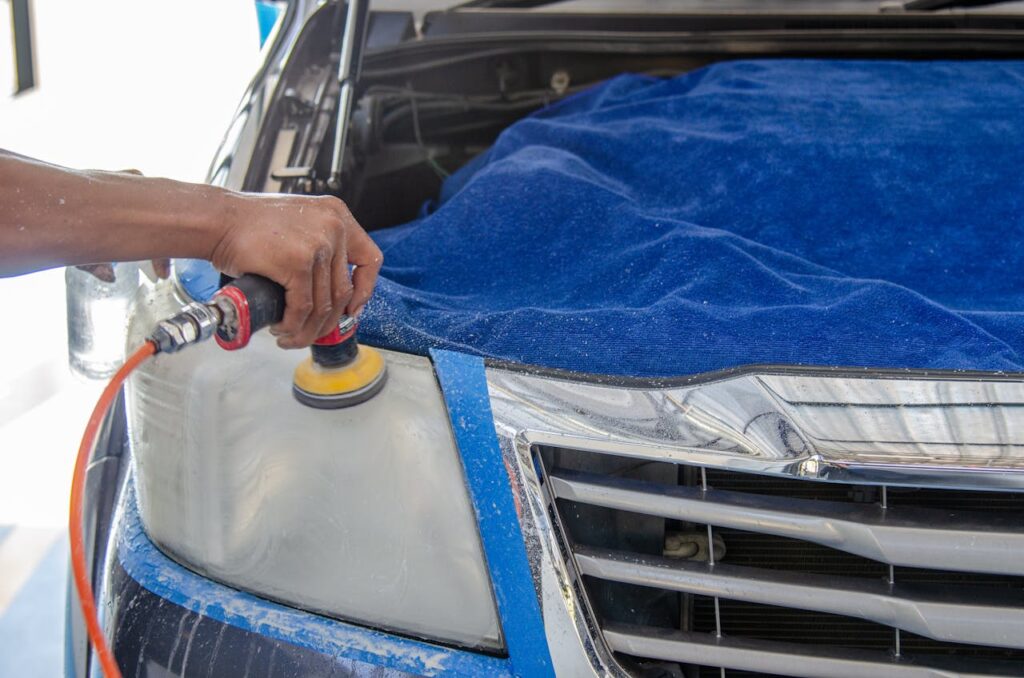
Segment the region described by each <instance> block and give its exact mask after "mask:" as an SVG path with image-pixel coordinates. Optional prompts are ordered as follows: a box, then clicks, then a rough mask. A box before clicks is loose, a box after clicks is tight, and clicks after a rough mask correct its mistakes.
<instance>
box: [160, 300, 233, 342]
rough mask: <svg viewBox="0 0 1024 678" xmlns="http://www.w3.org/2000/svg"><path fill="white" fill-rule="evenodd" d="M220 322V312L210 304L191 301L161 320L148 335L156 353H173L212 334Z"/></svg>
mask: <svg viewBox="0 0 1024 678" xmlns="http://www.w3.org/2000/svg"><path fill="white" fill-rule="evenodd" d="M220 323H221V313H220V311H219V310H218V309H217V307H216V306H214V305H212V304H200V303H195V302H193V303H191V304H188V305H187V306H185V307H184V308H182V309H181V310H180V311H179V312H178V313H177V314H176V315H173V316H171V317H170V318H167V319H166V320H161V321H160V322H158V323H157V325H156V329H155V330H153V333H152V334H151V335H149V340H150V341H152V342H153V343H154V344H156V347H157V352H158V353H174V352H176V351H180V350H181V349H183V348H184V347H186V346H189V345H191V344H198V343H199V342H201V341H205V340H207V339H209V338H210V337H212V336H213V334H214V332H216V331H217V327H218V326H219V325H220Z"/></svg>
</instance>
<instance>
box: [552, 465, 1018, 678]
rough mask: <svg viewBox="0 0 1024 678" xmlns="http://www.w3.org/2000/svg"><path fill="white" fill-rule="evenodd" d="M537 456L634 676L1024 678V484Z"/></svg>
mask: <svg viewBox="0 0 1024 678" xmlns="http://www.w3.org/2000/svg"><path fill="white" fill-rule="evenodd" d="M542 460H543V461H542V463H543V465H544V472H543V477H544V485H545V487H546V488H547V494H548V497H549V498H550V500H551V502H552V507H553V509H554V511H555V514H556V515H557V516H558V517H559V523H560V525H561V528H560V529H561V530H562V532H561V533H562V534H563V536H564V538H565V539H566V540H567V542H566V543H567V546H568V548H569V550H571V551H572V554H573V564H574V569H575V571H576V572H577V573H578V574H579V576H580V582H581V584H582V589H581V590H582V591H584V592H585V593H586V596H587V599H588V603H589V605H588V607H587V609H589V610H590V611H591V613H592V614H593V615H594V619H595V621H596V623H597V626H598V627H599V628H600V629H601V631H602V633H603V636H604V638H605V641H606V645H607V646H608V649H610V650H611V651H612V652H613V653H614V654H615V656H616V657H617V658H618V660H619V661H620V662H622V664H623V666H624V667H627V668H632V669H635V673H636V675H640V676H645V675H648V673H649V671H648V670H647V669H646V668H644V667H645V666H646V664H645V662H647V663H648V664H649V663H650V662H661V663H666V662H668V663H672V662H678V663H679V664H681V666H680V667H679V670H680V671H681V672H682V675H687V676H696V675H699V676H702V677H703V676H711V675H722V676H729V677H731V676H734V675H741V674H742V675H748V674H747V672H754V673H756V674H757V675H766V676H769V675H779V676H814V677H818V676H858V677H859V676H866V675H885V676H908V677H911V678H916V677H917V676H952V675H963V676H975V675H977V676H990V675H999V676H1011V675H1018V676H1024V559H1022V558H1019V557H1018V554H1019V553H1024V521H1021V520H1020V518H1021V516H1022V510H1021V509H1022V508H1024V500H1022V495H1020V494H1017V493H1013V492H991V493H989V494H988V495H986V494H985V493H981V492H973V491H972V492H961V491H958V490H952V489H942V490H937V489H932V488H927V489H926V488H915V487H896V488H893V487H886V486H867V485H854V484H845V483H828V482H821V481H803V480H794V479H792V478H786V479H780V478H776V477H773V476H767V475H757V474H749V473H744V472H737V471H731V470H725V469H706V470H703V469H701V468H699V467H695V466H687V465H684V464H682V463H680V461H679V460H677V459H672V460H666V461H665V462H662V463H657V464H655V463H653V462H652V463H651V464H649V465H647V466H643V467H637V466H636V465H624V464H625V462H624V461H622V460H620V459H618V458H616V457H614V456H612V455H607V454H603V453H595V452H586V451H583V450H567V449H566V448H557V451H556V452H544V453H543V454H542ZM673 479H674V481H673ZM944 497H945V498H946V500H945V501H944ZM986 498H988V499H990V501H986ZM594 519H597V520H598V525H599V526H601V529H596V528H595V527H594V525H593V524H592V523H593V520H594ZM652 519H656V520H661V521H662V523H661V524H660V526H659V525H658V524H654V523H650V524H648V523H644V522H643V521H644V520H652ZM630 526H635V527H637V528H641V529H642V534H643V539H642V540H639V539H638V535H637V534H635V533H634V531H633V530H632V528H631V527H630ZM659 527H660V530H661V532H660V533H659V532H658V531H657V530H658V528H659ZM652 530H653V531H652ZM658 534H660V535H661V537H662V540H663V548H661V549H660V550H659V547H658V541H657V537H658ZM712 545H713V546H712ZM688 549H694V550H688ZM719 551H720V552H721V554H719ZM686 558H689V559H686ZM937 567H938V568H943V569H941V570H940V569H936V568H937ZM712 669H713V671H712Z"/></svg>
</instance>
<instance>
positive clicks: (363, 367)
mask: <svg viewBox="0 0 1024 678" xmlns="http://www.w3.org/2000/svg"><path fill="white" fill-rule="evenodd" d="M383 371H384V358H383V357H381V355H380V353H379V352H378V351H377V350H376V349H374V348H371V347H370V346H360V347H359V353H357V354H356V359H355V360H353V361H352V362H351V363H349V364H348V365H345V366H344V367H340V368H324V367H320V366H319V365H317V364H316V363H315V362H313V359H312V358H306V359H305V360H303V361H302V362H301V363H299V366H298V367H296V368H295V385H296V386H297V387H299V388H301V389H302V390H303V391H305V392H306V393H310V394H312V395H318V396H332V395H340V394H344V393H351V392H353V391H358V390H359V389H361V388H365V387H367V386H369V385H370V384H371V383H373V380H374V379H376V378H377V377H378V376H380V373H381V372H383Z"/></svg>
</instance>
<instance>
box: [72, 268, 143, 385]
mask: <svg viewBox="0 0 1024 678" xmlns="http://www.w3.org/2000/svg"><path fill="white" fill-rule="evenodd" d="M114 277H115V280H114V282H104V281H102V280H100V279H99V278H97V277H96V276H94V275H93V274H92V273H89V272H88V271H83V270H81V269H78V268H75V267H74V266H69V267H68V268H67V270H66V271H65V273H64V281H65V283H66V286H67V302H68V362H70V363H71V369H72V370H73V371H74V372H76V373H78V374H80V375H82V376H84V377H87V378H89V379H103V378H106V377H109V376H111V375H112V374H113V373H114V372H116V371H117V368H118V367H120V366H121V363H122V362H123V361H124V357H125V356H124V347H125V338H126V334H127V328H128V314H129V311H130V309H131V303H132V299H133V298H134V296H135V291H136V290H137V289H138V287H139V264H138V263H137V262H120V263H116V264H114Z"/></svg>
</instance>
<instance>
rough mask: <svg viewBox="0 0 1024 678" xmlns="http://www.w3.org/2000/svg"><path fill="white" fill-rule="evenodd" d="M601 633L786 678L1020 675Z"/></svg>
mask: <svg viewBox="0 0 1024 678" xmlns="http://www.w3.org/2000/svg"><path fill="white" fill-rule="evenodd" d="M604 635H605V639H606V640H607V641H608V644H609V645H610V646H611V648H612V649H613V650H615V651H616V652H624V653H626V654H631V655H636V656H640V657H651V658H654V659H660V660H662V661H672V662H682V663H688V664H703V665H711V666H723V667H725V668H727V669H736V670H740V671H756V672H758V673H770V674H781V675H785V676H804V677H806V678H864V676H886V677H887V678H983V677H984V678H992V676H996V675H1000V676H1013V675H1020V674H1019V672H1018V671H1014V670H1013V669H1011V668H1010V667H1011V666H1013V665H1010V664H1007V663H997V662H987V661H984V660H971V662H970V665H969V668H968V667H967V666H964V665H963V663H961V662H956V665H955V667H954V666H953V663H952V662H950V668H945V662H943V663H940V661H941V660H936V663H935V665H934V666H926V665H922V664H904V663H900V662H898V661H893V659H892V657H891V656H890V655H886V654H883V653H879V652H858V651H853V650H846V651H831V652H830V651H828V650H824V649H822V650H821V651H816V650H817V648H814V647H805V646H802V645H795V644H790V643H775V642H766V641H755V640H739V639H735V638H726V637H722V638H715V637H714V636H712V635H708V634H703V633H683V632H679V631H675V632H672V631H667V630H664V629H655V628H650V627H627V626H610V627H608V628H606V629H605V631H604ZM1014 668H1017V669H1019V668H1020V667H1019V666H1018V667H1014ZM989 670H991V672H989ZM979 671H981V672H979Z"/></svg>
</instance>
